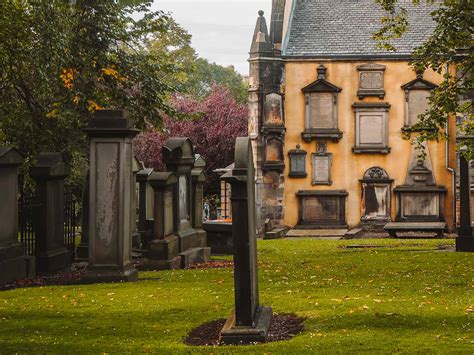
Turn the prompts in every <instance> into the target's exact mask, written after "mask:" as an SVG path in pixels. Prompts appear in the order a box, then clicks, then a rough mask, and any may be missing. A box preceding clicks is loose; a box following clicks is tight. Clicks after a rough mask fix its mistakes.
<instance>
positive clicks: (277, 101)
mask: <svg viewBox="0 0 474 355" xmlns="http://www.w3.org/2000/svg"><path fill="white" fill-rule="evenodd" d="M282 106H283V105H282V98H281V96H280V95H278V94H269V95H267V97H266V99H265V124H267V125H282V124H283V107H282Z"/></svg>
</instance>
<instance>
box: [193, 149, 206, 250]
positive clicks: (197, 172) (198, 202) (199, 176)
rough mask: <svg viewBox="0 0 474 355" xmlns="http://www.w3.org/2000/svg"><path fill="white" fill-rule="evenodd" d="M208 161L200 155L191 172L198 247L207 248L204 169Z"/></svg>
mask: <svg viewBox="0 0 474 355" xmlns="http://www.w3.org/2000/svg"><path fill="white" fill-rule="evenodd" d="M205 167H206V161H205V160H204V159H203V157H202V156H201V155H200V154H196V155H195V159H194V166H193V170H191V177H192V183H193V190H192V201H193V207H192V220H193V228H194V229H195V230H196V233H197V245H198V246H200V247H205V246H206V245H207V233H206V231H205V230H204V229H203V226H202V221H203V210H204V183H205V182H206V175H205V174H204V168H205Z"/></svg>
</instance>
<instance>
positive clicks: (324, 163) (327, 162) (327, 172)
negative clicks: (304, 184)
mask: <svg viewBox="0 0 474 355" xmlns="http://www.w3.org/2000/svg"><path fill="white" fill-rule="evenodd" d="M312 160H313V182H312V183H313V185H317V184H326V185H327V184H330V183H331V165H332V156H331V155H330V154H325V155H319V154H313V155H312Z"/></svg>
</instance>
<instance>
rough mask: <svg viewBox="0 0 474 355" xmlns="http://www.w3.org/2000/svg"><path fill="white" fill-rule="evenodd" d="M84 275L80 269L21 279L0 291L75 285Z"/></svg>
mask: <svg viewBox="0 0 474 355" xmlns="http://www.w3.org/2000/svg"><path fill="white" fill-rule="evenodd" d="M85 273H86V271H85V270H84V269H81V270H73V271H71V270H70V271H62V272H58V273H54V274H39V275H38V276H37V277H35V278H33V279H23V280H18V281H15V282H14V283H13V284H11V285H7V286H5V287H3V288H0V291H6V290H13V289H15V288H25V287H42V286H68V285H77V284H78V283H79V282H80V281H81V279H82V277H83V276H84V275H85Z"/></svg>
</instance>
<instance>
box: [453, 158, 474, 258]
mask: <svg viewBox="0 0 474 355" xmlns="http://www.w3.org/2000/svg"><path fill="white" fill-rule="evenodd" d="M459 170H460V177H459V180H460V182H459V188H460V192H459V193H460V196H459V197H460V201H459V202H460V205H461V206H460V207H461V208H460V211H461V212H460V227H459V228H458V237H457V238H456V251H461V252H474V236H473V233H472V232H473V229H472V221H471V201H470V200H471V183H470V179H469V162H468V161H467V159H466V158H465V157H464V155H463V154H462V152H461V154H460V156H459Z"/></svg>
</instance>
